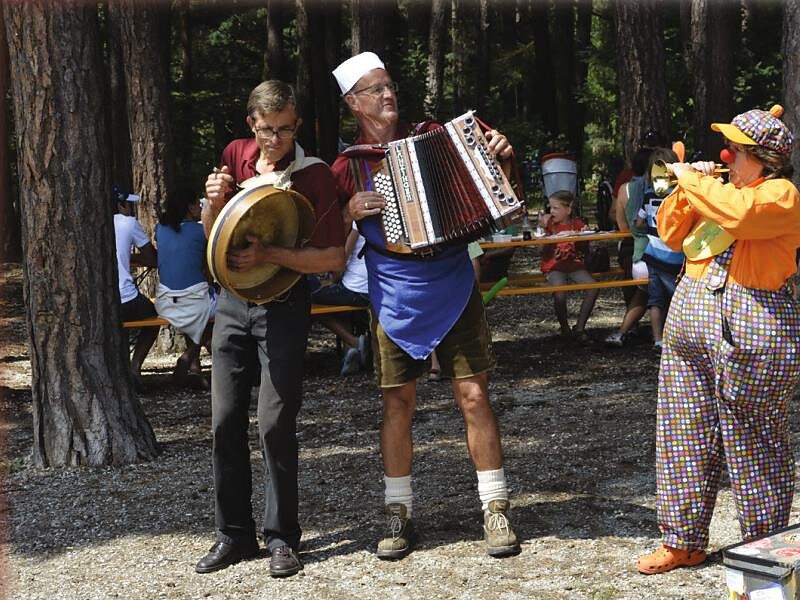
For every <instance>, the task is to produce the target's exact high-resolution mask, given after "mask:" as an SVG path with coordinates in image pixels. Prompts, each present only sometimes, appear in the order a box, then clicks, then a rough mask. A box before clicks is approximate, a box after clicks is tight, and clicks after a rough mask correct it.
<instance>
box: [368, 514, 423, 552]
mask: <svg viewBox="0 0 800 600" xmlns="http://www.w3.org/2000/svg"><path fill="white" fill-rule="evenodd" d="M383 512H384V514H385V515H386V530H385V531H384V532H383V538H382V539H381V540H380V541H379V542H378V552H377V554H378V558H381V559H384V560H396V559H398V558H403V557H404V556H405V555H406V554H408V553H409V552H411V547H412V546H413V545H414V544H415V543H416V541H417V532H416V530H415V529H414V523H412V522H411V519H409V518H408V517H407V516H406V514H407V512H408V509H407V508H406V505H405V504H400V503H399V502H393V503H391V504H387V505H386V506H385V507H384V509H383Z"/></svg>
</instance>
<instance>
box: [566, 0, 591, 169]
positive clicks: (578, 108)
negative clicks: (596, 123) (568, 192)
mask: <svg viewBox="0 0 800 600" xmlns="http://www.w3.org/2000/svg"><path fill="white" fill-rule="evenodd" d="M575 46H576V47H577V49H578V50H577V52H575V55H574V58H573V61H574V62H573V68H572V98H571V103H570V105H571V107H572V108H571V110H570V112H571V113H572V118H571V119H570V120H569V126H568V130H567V136H568V137H569V143H570V147H571V148H573V149H574V152H575V158H576V159H577V160H578V162H579V163H580V162H582V161H583V142H584V139H585V137H586V104H585V102H584V100H583V98H584V89H585V87H586V79H587V77H588V75H589V62H588V56H589V52H590V51H591V47H592V0H578V2H577V12H576V15H575Z"/></svg>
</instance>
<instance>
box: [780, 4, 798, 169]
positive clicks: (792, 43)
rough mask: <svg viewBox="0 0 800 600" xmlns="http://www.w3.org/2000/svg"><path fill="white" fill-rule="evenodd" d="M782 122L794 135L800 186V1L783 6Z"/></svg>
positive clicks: (795, 162)
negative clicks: (799, 138)
mask: <svg viewBox="0 0 800 600" xmlns="http://www.w3.org/2000/svg"><path fill="white" fill-rule="evenodd" d="M783 107H784V108H785V110H786V113H785V114H784V115H783V117H782V118H783V120H784V121H785V122H786V125H788V126H789V129H790V130H791V131H792V133H794V135H795V144H794V145H795V151H794V152H793V153H792V165H793V166H794V177H793V178H792V181H794V184H795V185H800V141H797V140H798V136H800V0H785V4H784V5H783Z"/></svg>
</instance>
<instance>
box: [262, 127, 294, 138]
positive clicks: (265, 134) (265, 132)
mask: <svg viewBox="0 0 800 600" xmlns="http://www.w3.org/2000/svg"><path fill="white" fill-rule="evenodd" d="M254 129H255V132H256V135H257V136H258V137H260V138H261V139H263V140H269V139H272V138H273V136H276V135H277V136H278V138H279V139H281V140H288V139H289V138H291V137H292V136H293V135H294V132H295V131H296V130H297V125H292V126H290V125H284V126H283V127H278V128H277V129H273V128H272V127H255V128H254Z"/></svg>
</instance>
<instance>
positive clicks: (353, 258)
mask: <svg viewBox="0 0 800 600" xmlns="http://www.w3.org/2000/svg"><path fill="white" fill-rule="evenodd" d="M363 247H364V238H363V237H362V236H361V234H360V233H359V232H358V228H357V227H356V224H355V222H353V223H352V225H351V228H350V233H349V234H348V236H347V241H346V242H345V246H344V252H345V256H347V263H346V264H345V267H344V271H343V272H342V273H341V277H340V278H339V280H338V281H336V282H335V283H333V284H331V285H324V286H320V287H318V288H317V289H315V290H314V291H313V292H312V293H311V300H312V302H314V304H335V305H351V306H368V305H369V296H368V295H367V289H368V288H367V267H366V265H365V264H364V257H363V256H360V255H361V249H362V248H363ZM334 275H338V274H334ZM309 280H310V282H311V286H312V289H313V288H314V285H315V283H316V284H317V285H319V279H318V278H317V281H316V282H315V281H314V278H313V276H310V277H309ZM318 320H319V322H320V323H322V324H323V325H325V327H327V328H328V329H330V330H331V331H332V332H334V333H335V334H336V335H338V336H339V338H340V339H341V340H342V344H343V345H344V360H343V361H342V369H341V371H340V375H342V376H345V375H354V374H356V373H358V372H359V371H360V370H361V369H362V368H363V367H365V366H366V365H367V364H368V352H369V345H368V338H367V334H366V333H364V334H362V335H360V336H356V335H355V334H354V333H353V322H352V319H351V315H350V313H335V314H330V315H322V316H320V317H318Z"/></svg>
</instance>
